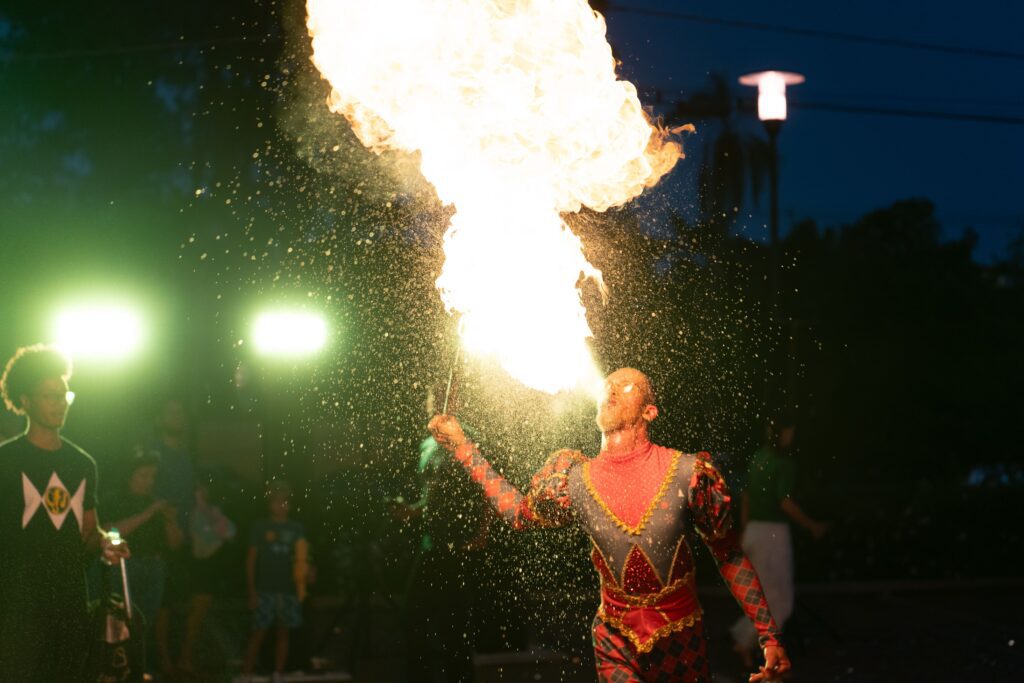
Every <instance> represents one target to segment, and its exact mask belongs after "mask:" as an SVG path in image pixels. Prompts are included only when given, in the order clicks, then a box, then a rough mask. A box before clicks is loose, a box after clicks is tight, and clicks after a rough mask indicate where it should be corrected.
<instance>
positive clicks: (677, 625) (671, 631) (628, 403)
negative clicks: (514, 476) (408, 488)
mask: <svg viewBox="0 0 1024 683" xmlns="http://www.w3.org/2000/svg"><path fill="white" fill-rule="evenodd" d="M657 416H658V408H657V405H656V403H655V398H654V393H653V391H652V389H651V385H650V381H649V380H648V379H647V377H646V376H645V375H644V374H643V373H642V372H640V371H639V370H635V369H632V368H623V369H620V370H616V371H615V372H613V373H612V374H610V375H608V377H607V378H606V380H605V384H604V391H603V395H602V397H601V399H600V400H599V402H598V408H597V425H598V427H599V428H600V429H601V434H602V438H601V453H600V454H599V455H598V456H597V457H596V458H588V457H586V456H584V455H583V454H582V453H580V452H578V451H571V450H560V451H557V452H556V453H554V454H553V455H552V456H551V457H550V458H548V460H547V463H546V464H545V465H544V466H543V467H542V468H541V469H540V470H539V471H538V472H537V473H536V474H535V475H534V477H533V480H532V483H531V485H530V489H529V491H528V492H527V493H526V494H525V495H523V494H522V493H520V492H519V491H518V490H517V489H516V488H515V487H514V486H512V485H511V484H510V483H509V482H508V481H506V480H505V479H504V478H503V477H502V476H501V475H500V474H498V473H497V472H495V471H494V469H493V468H492V467H491V466H490V464H489V463H488V462H487V460H485V459H484V457H483V456H482V455H481V454H480V451H479V450H478V449H477V447H476V445H475V444H473V443H472V442H470V441H469V440H468V439H467V438H466V436H465V434H464V433H463V431H462V427H461V426H460V425H459V423H458V421H457V420H456V419H455V418H454V417H452V416H450V415H438V416H436V417H435V418H434V419H433V420H431V422H430V429H431V431H432V432H433V434H434V438H435V439H437V441H438V442H439V443H441V444H442V445H444V446H445V447H446V448H447V449H448V450H449V451H451V452H453V453H454V455H455V459H456V460H457V461H458V462H459V463H461V464H462V466H463V467H464V468H465V469H466V470H467V472H468V473H469V475H470V477H471V478H472V480H473V481H475V482H476V483H477V484H478V485H479V486H480V487H481V488H482V489H483V491H484V493H485V495H486V496H487V498H488V500H489V501H490V503H491V505H492V506H493V507H494V508H495V509H496V510H497V511H498V513H499V514H500V515H501V516H502V517H503V518H504V519H505V520H506V521H507V522H509V523H510V524H511V525H512V526H513V528H515V529H527V528H538V527H541V528H543V527H559V526H564V525H567V524H570V523H573V522H575V523H576V524H579V525H580V526H581V527H582V528H583V529H584V530H585V531H586V532H587V533H588V534H589V535H590V538H591V540H592V542H593V550H592V552H591V559H592V560H593V563H594V567H595V568H596V569H597V572H598V574H599V575H600V579H601V605H600V607H599V608H598V611H597V615H596V616H595V617H594V622H593V644H594V656H595V660H596V663H597V674H598V678H599V680H601V681H607V682H611V681H614V682H615V683H627V682H629V681H644V682H648V681H651V682H653V681H658V682H667V681H684V682H688V683H690V682H692V683H698V682H706V681H708V680H710V678H709V673H708V660H707V655H706V649H707V640H706V636H705V633H704V624H703V619H702V610H701V606H700V602H699V601H698V599H697V592H696V581H695V578H694V562H693V556H692V554H691V551H690V541H691V540H692V537H693V534H694V533H696V535H697V536H699V537H700V538H701V540H702V541H703V542H704V543H705V544H706V545H707V547H708V549H709V550H710V551H711V554H712V555H713V556H714V559H715V562H716V563H717V564H718V569H719V571H720V572H721V574H722V577H723V578H724V579H725V582H726V584H727V585H728V586H729V589H730V591H731V592H732V594H733V595H734V596H735V597H736V599H737V601H738V602H739V603H740V606H741V607H742V608H743V611H744V612H745V613H746V615H747V617H748V618H749V619H750V620H751V622H753V624H754V627H755V628H756V630H757V632H758V635H759V641H760V645H761V647H762V649H763V652H764V657H765V664H764V665H763V666H761V667H759V671H758V672H757V673H755V674H753V675H752V676H751V677H750V680H751V681H752V682H754V681H767V680H771V679H773V678H775V677H777V676H779V675H781V674H783V673H785V672H786V671H788V670H789V669H790V662H789V659H788V657H787V656H786V652H785V650H784V649H783V648H782V646H781V645H780V644H779V635H780V634H779V629H778V628H777V627H776V625H775V622H774V620H773V619H772V616H771V613H770V612H769V609H768V603H767V602H766V600H765V598H764V594H763V592H762V590H761V583H760V581H759V580H758V577H757V573H756V572H755V571H754V568H753V566H752V565H751V564H750V561H749V560H748V559H747V557H746V555H744V553H743V550H742V549H741V548H740V543H739V536H738V533H737V531H736V530H735V529H734V528H733V526H732V523H731V519H730V514H729V512H730V502H731V501H730V496H729V492H728V490H727V488H726V485H725V481H724V480H723V479H722V475H721V474H720V473H719V472H718V470H716V469H715V467H714V466H713V465H712V464H711V462H710V459H709V456H708V454H707V453H698V454H696V455H689V454H683V453H680V452H679V451H675V450H672V449H670V448H665V447H663V446H659V445H656V444H653V443H651V442H650V441H649V440H648V428H649V425H650V423H651V422H652V421H653V420H654V419H655V418H656V417H657Z"/></svg>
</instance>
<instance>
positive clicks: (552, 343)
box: [307, 0, 682, 393]
mask: <svg viewBox="0 0 1024 683" xmlns="http://www.w3.org/2000/svg"><path fill="white" fill-rule="evenodd" d="M307 8H308V11H309V16H308V22H307V25H308V28H309V32H310V35H311V36H312V41H313V61H314V63H315V64H316V66H317V67H318V68H319V69H320V72H321V73H322V75H323V76H324V78H326V79H327V80H328V81H329V82H330V84H331V87H332V92H331V95H330V98H329V105H330V107H331V109H332V110H333V111H335V112H338V113H341V114H344V115H345V116H346V117H347V118H348V120H349V121H350V123H351V124H352V127H353V129H354V131H355V133H356V135H357V136H358V137H359V139H360V140H361V141H362V142H363V143H364V144H365V145H366V146H367V147H369V148H371V149H373V150H375V151H377V152H382V151H385V150H401V151H405V152H410V153H417V154H419V155H420V168H421V170H422V172H423V174H424V176H425V177H426V178H427V179H428V180H429V181H430V182H431V183H432V184H433V186H434V187H435V188H436V190H437V193H438V196H439V198H440V199H441V201H443V202H445V203H448V204H452V205H454V207H455V215H454V217H453V218H452V221H451V224H450V225H449V226H448V229H447V232H446V234H445V239H444V249H445V263H444V268H443V270H442V273H441V276H440V277H439V278H438V280H437V286H438V289H439V290H440V294H441V297H442V299H443V301H444V303H445V305H446V306H447V308H448V309H449V311H452V312H457V313H459V314H461V319H460V334H461V337H462V342H463V344H464V346H465V348H466V349H467V350H468V351H470V352H472V353H475V354H481V355H485V356H492V357H495V358H497V360H498V361H499V362H500V363H501V365H502V367H504V368H505V370H506V371H508V372H509V373H510V374H512V375H513V376H514V377H515V378H517V379H518V380H519V381H521V382H523V383H524V384H527V385H528V386H531V387H534V388H536V389H540V390H543V391H548V392H552V393H554V392H556V391H558V390H561V389H569V388H573V387H577V386H580V385H581V384H586V383H589V382H591V381H592V380H593V378H594V377H595V376H597V374H598V373H597V370H596V369H595V367H594V362H593V359H592V357H591V354H590V351H589V348H588V345H587V339H588V338H589V337H591V336H592V333H591V330H590V327H589V325H588V323H587V320H586V311H585V309H584V307H583V304H582V301H581V299H580V291H579V286H580V284H581V282H583V281H584V280H585V279H587V278H589V279H592V280H594V281H596V282H597V283H598V284H599V286H602V287H603V283H602V281H601V273H600V272H599V271H598V270H597V269H596V268H594V267H593V266H592V265H591V264H590V263H589V262H588V261H587V259H586V258H585V257H584V255H583V250H582V245H581V243H580V240H579V238H578V237H577V236H576V235H574V234H573V233H572V231H571V230H570V229H569V228H568V227H567V226H566V224H565V222H564V221H563V220H562V217H561V213H564V212H573V211H578V210H579V209H580V208H581V207H583V206H587V207H590V208H592V209H595V210H599V211H603V210H605V209H607V208H610V207H613V206H618V205H621V204H624V203H625V202H627V201H629V200H630V199H632V198H633V197H636V196H637V195H639V194H640V193H641V192H642V191H643V190H644V189H645V188H647V187H650V186H652V185H654V184H655V183H656V182H657V181H658V179H659V178H661V177H662V176H663V175H664V174H665V173H667V172H668V171H669V170H670V169H671V168H672V166H673V165H674V164H675V163H676V161H677V160H678V159H679V158H680V157H681V156H682V150H681V148H680V146H679V145H678V144H677V143H675V142H673V141H671V140H668V139H667V138H666V136H665V135H664V134H663V132H662V131H659V130H658V129H656V128H655V127H654V126H653V125H652V124H651V122H650V120H649V118H648V117H647V115H646V114H645V113H644V111H643V109H642V108H641V106H640V101H639V99H638V97H637V93H636V88H635V87H634V86H633V85H632V84H631V83H629V82H626V81H621V80H618V79H617V78H616V75H615V60H614V58H613V57H612V52H611V48H610V46H609V45H608V41H607V40H606V38H605V32H606V31H605V23H604V19H603V18H602V17H601V16H600V15H599V14H597V13H596V12H594V11H593V10H592V9H591V8H590V7H589V6H588V5H587V3H586V2H585V1H584V0H532V1H531V0H434V1H430V0H376V1H375V2H372V3H371V2H364V1H363V0H309V2H308V5H307Z"/></svg>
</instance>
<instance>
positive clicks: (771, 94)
mask: <svg viewBox="0 0 1024 683" xmlns="http://www.w3.org/2000/svg"><path fill="white" fill-rule="evenodd" d="M805 80H806V79H805V78H804V77H803V75H802V74H798V73H793V72H791V71H758V72H756V73H751V74H746V75H744V76H740V83H741V84H742V85H750V86H756V87H757V118H759V119H761V122H762V123H764V129H765V130H766V131H767V132H768V141H769V142H770V144H771V155H772V159H771V223H770V225H771V240H772V252H773V253H774V252H775V251H777V249H778V243H779V145H778V137H779V131H780V130H781V129H782V122H783V121H785V120H786V111H787V107H786V86H787V85H799V84H800V83H803V82H804V81H805ZM776 258H777V255H776ZM776 265H777V264H773V268H772V277H773V278H774V277H776V274H775V270H776V268H775V266H776Z"/></svg>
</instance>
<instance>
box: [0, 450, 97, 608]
mask: <svg viewBox="0 0 1024 683" xmlns="http://www.w3.org/2000/svg"><path fill="white" fill-rule="evenodd" d="M95 507H96V462H95V461H94V460H93V459H92V458H91V457H90V456H89V455H88V454H87V453H86V452H85V451H83V450H82V449H80V448H79V447H78V446H76V445H74V444H73V443H71V442H70V441H67V440H65V439H62V440H61V447H60V448H59V449H57V450H56V451H48V450H44V449H42V448H39V447H37V446H34V445H33V444H32V443H30V442H29V440H28V439H27V438H25V437H24V436H21V437H18V438H16V439H12V440H10V441H7V442H5V443H3V444H0V605H5V609H10V608H12V607H14V606H19V607H21V606H25V607H29V606H31V607H29V608H35V609H52V610H57V611H71V612H77V611H78V610H82V611H83V612H84V610H85V600H86V588H85V562H86V548H85V543H84V541H83V540H82V523H83V519H84V517H85V513H86V512H87V511H89V510H93V509H94V508H95Z"/></svg>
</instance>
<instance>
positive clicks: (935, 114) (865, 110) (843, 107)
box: [790, 101, 1024, 126]
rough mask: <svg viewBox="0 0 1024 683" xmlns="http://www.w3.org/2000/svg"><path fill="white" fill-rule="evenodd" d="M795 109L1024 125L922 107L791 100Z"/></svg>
mask: <svg viewBox="0 0 1024 683" xmlns="http://www.w3.org/2000/svg"><path fill="white" fill-rule="evenodd" d="M790 105H791V106H792V107H793V108H794V109H820V110H822V111H838V112H846V113H850V114H877V115H879V116H902V117H907V118H914V119H937V120H945V121H972V122H981V123H1002V124H1008V125H1013V126H1021V125H1024V116H999V115H996V114H978V113H971V112H952V111H928V110H922V109H899V108H891V107H875V106H860V105H854V104H839V103H832V102H796V101H792V102H790Z"/></svg>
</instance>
